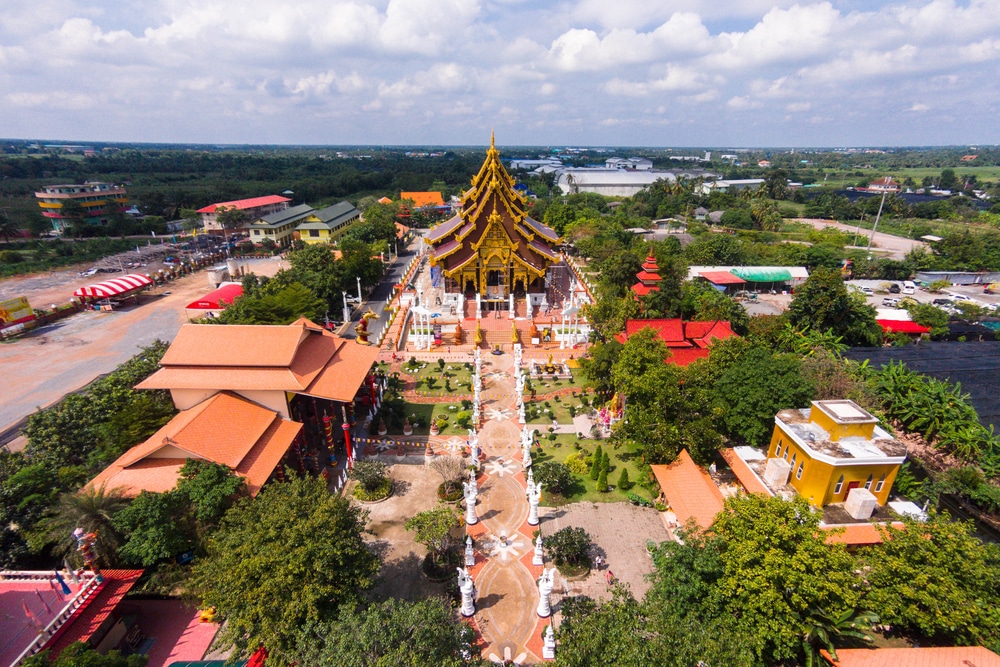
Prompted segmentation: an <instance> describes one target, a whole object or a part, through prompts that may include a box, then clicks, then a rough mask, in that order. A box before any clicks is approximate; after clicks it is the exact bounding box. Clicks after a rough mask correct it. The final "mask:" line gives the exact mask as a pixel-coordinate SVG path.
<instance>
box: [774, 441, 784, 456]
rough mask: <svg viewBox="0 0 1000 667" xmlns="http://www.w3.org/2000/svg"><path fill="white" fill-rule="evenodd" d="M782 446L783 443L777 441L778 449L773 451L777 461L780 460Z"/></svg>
mask: <svg viewBox="0 0 1000 667" xmlns="http://www.w3.org/2000/svg"><path fill="white" fill-rule="evenodd" d="M782 444H783V443H782V442H781V440H779V441H778V448H777V449H776V450H774V456H775V457H776V458H779V459H780V458H781V447H782Z"/></svg>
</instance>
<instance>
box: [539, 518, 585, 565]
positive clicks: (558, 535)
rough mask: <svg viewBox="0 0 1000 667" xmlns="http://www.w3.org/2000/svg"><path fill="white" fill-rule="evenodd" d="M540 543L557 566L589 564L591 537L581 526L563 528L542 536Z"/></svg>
mask: <svg viewBox="0 0 1000 667" xmlns="http://www.w3.org/2000/svg"><path fill="white" fill-rule="evenodd" d="M542 544H543V545H544V546H545V550H546V551H548V553H549V556H551V557H552V560H553V562H555V564H556V565H557V566H558V565H586V564H589V561H590V546H591V539H590V534H589V533H587V531H585V530H584V529H583V528H574V527H567V528H563V529H562V530H559V531H556V532H555V533H553V534H552V535H551V536H550V537H543V538H542Z"/></svg>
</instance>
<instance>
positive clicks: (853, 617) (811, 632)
mask: <svg viewBox="0 0 1000 667" xmlns="http://www.w3.org/2000/svg"><path fill="white" fill-rule="evenodd" d="M796 616H797V617H798V618H799V620H800V621H801V623H802V626H801V627H802V631H801V633H800V638H801V640H802V650H803V652H804V653H805V657H806V662H805V667H813V665H820V664H822V659H821V658H820V655H819V652H820V649H826V650H827V651H828V652H829V653H830V657H831V658H833V659H834V660H836V659H837V648H836V647H835V646H834V643H835V642H836V641H837V640H843V639H856V640H859V641H861V642H864V643H866V644H870V643H871V642H872V641H873V638H872V636H871V635H870V634H869V632H871V629H872V626H873V625H874V624H876V623H878V616H877V615H876V614H875V613H873V612H870V611H858V610H856V609H850V610H848V611H845V612H842V613H840V614H838V615H836V616H834V615H831V614H828V613H827V612H825V611H823V610H822V609H816V608H812V609H810V610H809V611H808V612H807V613H806V614H805V618H802V617H801V616H799V615H798V614H796Z"/></svg>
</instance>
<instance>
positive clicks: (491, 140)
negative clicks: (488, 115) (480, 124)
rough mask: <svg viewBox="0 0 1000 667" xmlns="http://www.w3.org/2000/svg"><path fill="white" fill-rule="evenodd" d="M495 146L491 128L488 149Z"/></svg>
mask: <svg viewBox="0 0 1000 667" xmlns="http://www.w3.org/2000/svg"><path fill="white" fill-rule="evenodd" d="M495 148H496V142H495V141H494V140H493V130H490V149H491V150H492V149H495Z"/></svg>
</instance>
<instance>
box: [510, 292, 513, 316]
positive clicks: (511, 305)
mask: <svg viewBox="0 0 1000 667" xmlns="http://www.w3.org/2000/svg"><path fill="white" fill-rule="evenodd" d="M510 319H514V293H513V292H511V293H510Z"/></svg>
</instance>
